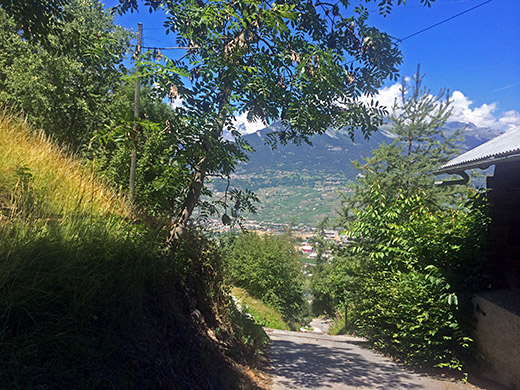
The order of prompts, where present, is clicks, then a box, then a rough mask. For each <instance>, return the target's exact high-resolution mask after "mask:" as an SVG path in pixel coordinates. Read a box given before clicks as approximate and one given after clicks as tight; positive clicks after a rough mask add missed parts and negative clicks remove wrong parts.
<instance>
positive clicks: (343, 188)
mask: <svg viewBox="0 0 520 390" xmlns="http://www.w3.org/2000/svg"><path fill="white" fill-rule="evenodd" d="M464 127H466V130H465V131H464V136H465V140H464V143H463V144H462V145H461V152H462V151H465V150H468V149H471V148H474V147H475V146H478V145H480V144H482V143H483V142H485V141H487V140H489V139H491V138H493V137H495V136H496V135H498V134H500V131H498V130H494V129H489V128H479V127H476V126H474V125H472V124H467V125H466V124H463V123H460V122H450V123H447V124H446V126H445V127H444V129H443V130H444V131H445V133H446V134H452V133H453V132H454V131H456V130H457V129H460V128H464ZM276 129H277V125H276V124H275V125H274V126H272V127H268V128H266V129H263V130H260V131H258V132H256V133H254V134H249V135H245V136H244V138H245V139H246V140H247V141H248V142H249V144H250V145H251V146H252V147H253V148H254V149H255V152H254V153H251V154H250V161H249V162H248V163H245V164H240V165H239V166H238V167H237V170H236V172H235V173H234V174H233V175H232V177H231V187H234V188H241V189H244V188H248V189H250V190H252V191H254V192H255V193H256V194H257V195H258V197H259V199H260V201H261V203H260V204H258V213H257V214H256V215H245V217H246V218H247V219H251V220H256V221H260V222H267V223H284V224H293V225H310V226H316V225H317V224H318V223H319V222H320V221H321V220H322V219H323V218H325V217H327V216H335V215H336V213H335V210H338V209H339V208H340V206H341V201H340V199H341V194H344V195H346V196H348V194H349V191H350V186H351V185H352V183H353V181H355V180H356V175H357V174H358V172H357V171H356V169H354V167H353V165H352V163H351V161H353V160H361V158H362V157H368V156H370V155H371V151H372V150H373V149H375V148H377V147H378V145H379V144H380V143H382V142H386V143H390V142H392V139H391V133H390V132H389V126H388V125H383V126H382V128H381V129H380V131H378V132H376V133H374V134H372V135H371V137H370V138H369V139H365V138H364V137H363V136H362V135H361V134H355V137H354V141H352V140H351V139H350V137H348V135H347V134H346V133H345V132H343V131H327V132H326V133H325V134H323V135H320V136H314V137H312V138H311V142H312V146H311V145H307V144H302V145H300V146H297V145H293V144H288V145H285V146H280V145H279V146H278V147H277V148H276V149H274V150H273V149H271V147H270V146H269V145H266V143H265V141H266V136H267V134H269V133H271V132H273V131H276ZM211 185H212V187H213V189H214V191H215V192H216V193H217V195H218V194H219V193H222V192H223V191H224V189H225V183H224V182H222V181H220V180H215V181H214V182H213V183H212V184H211ZM432 185H433V183H432Z"/></svg>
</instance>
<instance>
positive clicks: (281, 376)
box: [267, 329, 479, 390]
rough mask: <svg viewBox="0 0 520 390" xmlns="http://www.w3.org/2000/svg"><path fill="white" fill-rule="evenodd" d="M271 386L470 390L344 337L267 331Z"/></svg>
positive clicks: (279, 389)
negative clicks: (416, 370)
mask: <svg viewBox="0 0 520 390" xmlns="http://www.w3.org/2000/svg"><path fill="white" fill-rule="evenodd" d="M267 333H268V335H269V337H270V339H271V363H272V379H273V390H289V389H298V390H304V389H313V390H317V389H327V390H368V389H370V390H373V389H378V390H392V389H393V390H403V389H406V390H408V389H409V390H421V389H424V390H476V389H479V387H475V386H473V385H471V384H464V383H462V382H451V381H445V380H440V379H434V378H432V377H429V376H426V375H420V374H416V373H412V372H409V371H407V370H405V369H404V368H402V367H401V366H399V365H397V364H395V363H393V362H392V361H391V360H390V359H387V358H385V357H383V356H381V355H378V354H376V353H374V352H373V351H371V350H369V349H367V348H364V347H363V344H364V341H363V340H362V339H359V338H355V337H350V336H329V335H324V334H317V333H300V332H289V331H282V330H270V329H269V330H268V332H267Z"/></svg>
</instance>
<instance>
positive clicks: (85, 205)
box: [0, 111, 131, 218]
mask: <svg viewBox="0 0 520 390" xmlns="http://www.w3.org/2000/svg"><path fill="white" fill-rule="evenodd" d="M24 175H25V179H27V180H30V182H31V183H30V184H31V187H32V188H33V190H34V191H35V192H36V193H38V196H39V202H40V203H41V204H44V205H45V208H46V213H47V214H48V217H50V216H63V215H70V214H77V213H88V214H89V215H94V216H102V215H117V216H120V217H125V218H128V217H130V215H131V208H130V206H129V204H128V203H127V202H125V200H124V199H123V198H122V197H120V196H118V194H116V192H115V191H113V190H112V189H111V188H109V187H107V186H106V185H105V184H104V183H103V182H102V181H101V180H100V179H99V178H97V177H95V176H94V174H93V173H92V172H89V170H88V169H87V168H86V167H85V166H83V165H82V164H81V162H80V161H79V160H78V159H75V158H72V157H71V154H70V153H68V152H67V151H65V150H64V149H62V148H59V147H58V146H56V144H54V143H53V142H51V141H50V140H49V139H48V137H46V136H45V135H44V134H43V132H38V131H35V130H32V129H30V127H29V126H28V124H27V123H26V122H24V121H22V120H21V119H20V118H18V117H16V116H13V115H10V114H8V113H7V112H6V111H0V202H1V203H0V204H2V205H3V207H4V208H5V207H12V206H13V205H9V203H10V202H12V201H14V200H15V199H13V194H12V190H13V189H14V188H16V187H17V186H20V185H21V183H20V181H21V180H23V179H24ZM9 192H11V193H9Z"/></svg>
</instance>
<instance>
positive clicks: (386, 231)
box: [335, 186, 488, 369]
mask: <svg viewBox="0 0 520 390" xmlns="http://www.w3.org/2000/svg"><path fill="white" fill-rule="evenodd" d="M371 198H372V199H371V200H372V201H371V203H370V205H369V206H367V207H366V208H365V210H364V211H363V212H359V213H358V215H357V217H358V219H357V220H356V221H355V222H354V223H353V225H352V228H351V229H350V231H349V233H350V239H351V240H352V242H351V245H350V246H349V247H348V248H347V249H346V250H345V251H344V253H343V257H342V258H339V259H335V261H337V262H342V263H343V267H344V269H345V270H346V273H347V274H348V275H349V276H350V279H349V280H348V283H347V287H346V291H345V301H344V303H348V304H349V305H350V307H351V309H350V312H349V316H350V315H351V316H352V318H353V321H354V324H355V325H356V327H357V328H358V331H359V332H360V333H361V334H362V335H364V336H367V337H368V338H369V339H370V340H371V341H372V342H373V343H374V344H375V345H376V346H377V347H379V348H381V349H384V350H386V351H387V352H389V353H391V354H394V355H397V356H399V357H401V358H404V359H405V360H407V361H410V362H415V363H417V362H428V363H434V364H436V365H438V366H447V367H450V368H457V369H460V368H461V357H462V356H464V350H465V349H467V347H468V346H469V344H470V343H471V341H472V340H471V338H470V329H471V320H472V319H471V314H469V313H470V311H469V310H468V307H469V306H470V297H471V294H472V293H473V292H475V291H476V290H477V289H479V288H480V287H481V285H480V283H481V280H480V269H481V256H480V254H479V249H480V248H481V246H482V244H483V240H484V236H485V231H486V226H487V222H488V218H487V217H486V212H485V206H484V203H483V200H482V196H481V195H478V194H477V195H474V196H473V197H472V198H471V200H470V201H469V202H468V203H466V204H465V205H463V206H461V207H459V208H457V209H447V210H442V209H439V208H435V207H430V206H429V205H428V203H427V200H426V199H425V197H424V195H423V194H422V193H420V192H417V193H415V194H412V195H408V196H404V195H403V194H401V193H399V194H398V196H397V197H393V198H387V197H385V196H384V195H383V194H382V193H380V192H379V191H378V188H377V186H375V187H374V188H373V189H372V192H371Z"/></svg>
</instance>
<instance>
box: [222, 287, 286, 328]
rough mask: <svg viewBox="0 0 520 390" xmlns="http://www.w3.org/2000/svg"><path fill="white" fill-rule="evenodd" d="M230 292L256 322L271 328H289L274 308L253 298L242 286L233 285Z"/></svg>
mask: <svg viewBox="0 0 520 390" xmlns="http://www.w3.org/2000/svg"><path fill="white" fill-rule="evenodd" d="M231 294H232V295H233V296H234V297H235V298H236V299H237V300H238V301H239V302H240V305H241V306H242V310H243V311H245V312H246V313H248V314H249V315H251V317H253V319H254V321H255V322H256V323H257V324H260V325H263V326H267V327H268V328H273V329H283V330H290V329H291V328H290V327H289V325H288V324H287V323H286V322H285V321H284V320H283V318H282V315H281V314H280V313H279V312H278V311H276V309H275V308H273V307H270V306H268V305H266V304H265V303H263V302H262V301H260V300H258V299H256V298H253V297H252V296H251V295H249V294H248V293H247V291H246V290H244V289H243V288H238V287H233V288H232V289H231Z"/></svg>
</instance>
